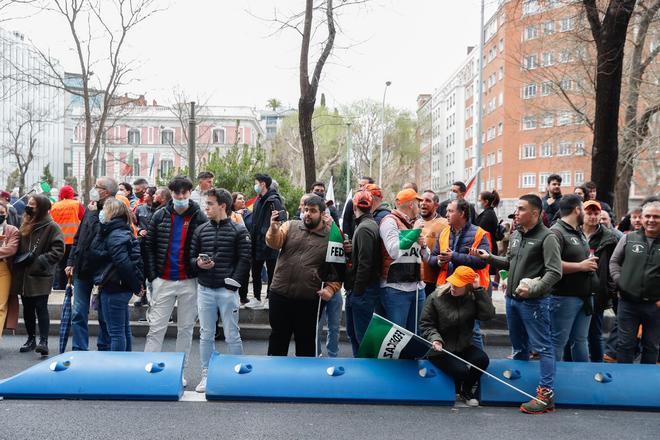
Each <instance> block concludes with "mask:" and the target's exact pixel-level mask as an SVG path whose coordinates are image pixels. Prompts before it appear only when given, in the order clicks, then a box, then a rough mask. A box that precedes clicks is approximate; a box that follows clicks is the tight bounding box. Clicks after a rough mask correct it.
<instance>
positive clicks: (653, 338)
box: [616, 298, 660, 364]
mask: <svg viewBox="0 0 660 440" xmlns="http://www.w3.org/2000/svg"><path fill="white" fill-rule="evenodd" d="M616 319H617V322H618V324H619V345H618V350H617V351H618V353H617V362H619V363H621V364H631V363H633V361H634V359H635V348H636V347H637V330H638V329H639V326H640V325H641V326H642V361H641V363H642V364H655V363H656V362H657V361H658V344H660V308H659V307H658V306H656V305H655V303H654V302H649V303H635V302H632V301H628V300H626V299H623V298H620V299H619V310H618V315H617V317H616Z"/></svg>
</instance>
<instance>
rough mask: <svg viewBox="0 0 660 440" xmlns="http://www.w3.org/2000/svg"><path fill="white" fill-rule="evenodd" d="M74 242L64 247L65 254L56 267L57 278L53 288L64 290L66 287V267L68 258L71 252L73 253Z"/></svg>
mask: <svg viewBox="0 0 660 440" xmlns="http://www.w3.org/2000/svg"><path fill="white" fill-rule="evenodd" d="M72 247H73V245H72V244H67V245H66V246H65V247H64V256H63V257H62V259H61V260H60V262H59V263H58V264H57V267H56V268H55V280H54V282H53V289H55V290H64V289H66V274H65V273H64V269H65V268H66V263H67V260H68V259H69V254H70V253H71V248H72Z"/></svg>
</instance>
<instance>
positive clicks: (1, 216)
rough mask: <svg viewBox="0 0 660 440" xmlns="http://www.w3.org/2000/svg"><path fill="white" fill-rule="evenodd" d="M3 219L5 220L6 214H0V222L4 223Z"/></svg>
mask: <svg viewBox="0 0 660 440" xmlns="http://www.w3.org/2000/svg"><path fill="white" fill-rule="evenodd" d="M5 220H7V216H6V215H0V224H2V223H4V222H5Z"/></svg>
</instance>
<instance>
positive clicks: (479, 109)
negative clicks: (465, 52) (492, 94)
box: [465, 0, 486, 194]
mask: <svg viewBox="0 0 660 440" xmlns="http://www.w3.org/2000/svg"><path fill="white" fill-rule="evenodd" d="M479 32H480V35H479V85H478V86H477V90H478V92H477V93H478V94H479V96H478V98H477V129H476V132H477V145H476V148H475V150H476V151H475V155H476V162H475V166H474V170H475V171H476V170H478V169H479V167H480V166H481V149H482V148H483V138H482V135H481V130H482V128H481V120H482V118H483V113H484V112H483V105H482V103H481V99H482V97H483V93H484V85H483V84H484V44H486V41H485V35H484V0H481V24H480V26H479ZM465 177H466V178H468V177H469V176H465ZM475 184H476V187H477V188H476V191H474V193H473V194H479V193H480V192H481V173H478V174H477V181H476V182H475Z"/></svg>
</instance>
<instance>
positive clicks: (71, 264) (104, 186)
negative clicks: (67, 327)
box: [64, 177, 119, 351]
mask: <svg viewBox="0 0 660 440" xmlns="http://www.w3.org/2000/svg"><path fill="white" fill-rule="evenodd" d="M118 189H119V185H117V182H116V181H115V180H114V179H112V178H110V177H99V178H98V179H97V180H96V184H95V185H94V188H92V189H91V190H90V191H89V198H90V199H91V202H90V204H89V206H88V207H87V209H86V210H85V216H84V217H83V219H82V221H81V222H80V226H79V227H78V231H76V235H75V237H74V238H73V245H72V246H71V252H70V253H69V259H68V261H67V266H66V268H65V269H64V272H65V273H66V275H67V276H73V291H74V292H75V293H76V294H75V295H74V296H73V307H72V316H71V329H72V333H73V341H72V348H73V350H83V351H87V349H88V348H89V332H88V328H87V321H88V319H89V301H90V297H91V295H92V289H93V288H94V269H95V268H94V267H90V265H89V255H90V252H91V246H92V242H93V241H94V239H95V238H96V236H97V235H98V234H99V227H100V224H99V212H100V211H101V210H102V209H103V203H104V202H105V201H106V200H107V199H108V198H110V197H114V196H115V195H116V194H117V190H118ZM100 312H101V311H99V314H98V315H99V329H100V330H99V336H98V338H97V341H96V345H97V347H98V349H99V351H106V350H110V336H109V335H108V332H107V331H106V325H105V321H104V319H103V314H102V313H100Z"/></svg>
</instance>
